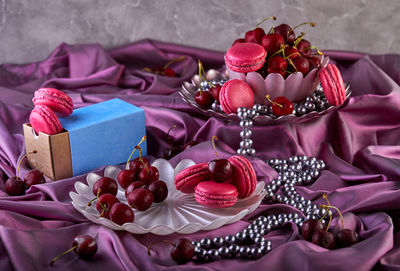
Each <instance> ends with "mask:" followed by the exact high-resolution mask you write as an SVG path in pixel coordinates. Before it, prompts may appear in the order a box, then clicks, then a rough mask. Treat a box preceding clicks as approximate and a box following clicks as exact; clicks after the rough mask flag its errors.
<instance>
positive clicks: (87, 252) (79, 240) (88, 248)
mask: <svg viewBox="0 0 400 271" xmlns="http://www.w3.org/2000/svg"><path fill="white" fill-rule="evenodd" d="M72 250H73V251H74V252H75V253H76V254H77V255H78V256H79V257H80V258H84V259H87V258H89V257H91V256H92V255H94V254H95V253H96V251H97V243H96V240H95V239H94V238H93V237H91V236H89V235H78V236H77V237H75V238H74V241H73V242H72V248H70V249H69V250H67V251H65V252H63V253H61V254H59V255H58V256H57V257H55V258H53V259H52V260H51V262H50V265H53V264H54V263H55V262H56V261H57V260H58V258H60V257H61V256H63V255H65V254H67V253H69V252H71V251H72Z"/></svg>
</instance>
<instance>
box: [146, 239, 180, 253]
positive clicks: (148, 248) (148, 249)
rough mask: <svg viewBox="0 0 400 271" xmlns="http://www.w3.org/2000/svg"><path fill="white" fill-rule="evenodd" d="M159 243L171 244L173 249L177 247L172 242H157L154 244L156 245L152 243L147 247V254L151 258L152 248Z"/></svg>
mask: <svg viewBox="0 0 400 271" xmlns="http://www.w3.org/2000/svg"><path fill="white" fill-rule="evenodd" d="M158 243H167V244H170V245H172V246H173V247H175V244H174V243H172V242H171V241H170V240H161V241H156V242H154V243H151V244H150V245H149V246H148V247H147V254H148V255H149V256H151V253H150V250H151V247H152V246H154V245H155V244H158Z"/></svg>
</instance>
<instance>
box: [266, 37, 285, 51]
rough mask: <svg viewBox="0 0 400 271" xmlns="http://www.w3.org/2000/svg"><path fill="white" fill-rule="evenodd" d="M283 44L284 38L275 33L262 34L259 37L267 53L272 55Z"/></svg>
mask: <svg viewBox="0 0 400 271" xmlns="http://www.w3.org/2000/svg"><path fill="white" fill-rule="evenodd" d="M283 44H285V40H284V39H283V38H282V36H281V35H279V34H277V33H272V34H268V35H264V36H263V37H262V39H261V45H262V47H264V48H265V50H266V51H267V54H268V55H272V54H273V53H275V52H276V51H278V50H279V49H280V48H281V45H283Z"/></svg>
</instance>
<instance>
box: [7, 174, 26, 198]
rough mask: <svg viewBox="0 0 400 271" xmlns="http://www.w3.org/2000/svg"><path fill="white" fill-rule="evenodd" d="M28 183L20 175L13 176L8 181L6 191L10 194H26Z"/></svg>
mask: <svg viewBox="0 0 400 271" xmlns="http://www.w3.org/2000/svg"><path fill="white" fill-rule="evenodd" d="M25 190H26V185H25V183H24V181H23V180H21V179H20V178H18V177H11V178H9V179H8V180H7V181H6V185H5V191H6V193H7V194H9V195H10V196H22V195H25Z"/></svg>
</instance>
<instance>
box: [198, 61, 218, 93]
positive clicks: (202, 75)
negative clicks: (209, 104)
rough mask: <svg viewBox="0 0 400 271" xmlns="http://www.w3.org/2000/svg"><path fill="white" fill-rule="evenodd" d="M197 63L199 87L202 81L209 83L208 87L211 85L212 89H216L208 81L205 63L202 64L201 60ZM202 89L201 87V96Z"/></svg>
mask: <svg viewBox="0 0 400 271" xmlns="http://www.w3.org/2000/svg"><path fill="white" fill-rule="evenodd" d="M197 63H198V65H199V87H200V83H201V82H202V81H205V82H207V84H208V85H210V86H211V87H215V86H214V85H213V84H211V83H210V82H209V81H208V80H207V79H206V72H205V71H204V66H203V63H201V61H200V59H198V60H197ZM201 92H202V90H201V87H200V95H201Z"/></svg>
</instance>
